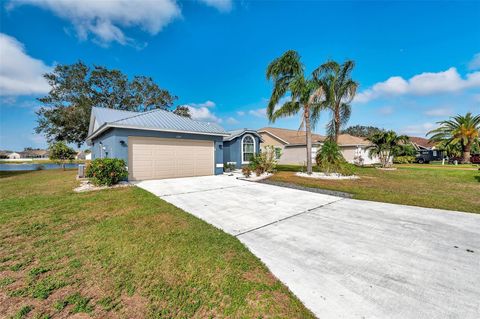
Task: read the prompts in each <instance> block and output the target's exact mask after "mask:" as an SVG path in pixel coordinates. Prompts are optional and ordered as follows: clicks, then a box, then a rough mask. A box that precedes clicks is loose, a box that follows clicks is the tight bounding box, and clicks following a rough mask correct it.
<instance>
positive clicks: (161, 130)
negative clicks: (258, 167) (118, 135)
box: [86, 123, 229, 141]
mask: <svg viewBox="0 0 480 319" xmlns="http://www.w3.org/2000/svg"><path fill="white" fill-rule="evenodd" d="M108 128H126V129H135V130H144V131H157V132H169V133H182V134H196V135H208V136H229V134H228V133H214V132H198V131H182V130H169V129H160V128H154V127H143V126H134V125H121V124H112V123H104V124H103V125H102V126H100V127H99V128H98V129H97V130H96V131H95V132H93V133H92V134H91V135H90V136H88V137H87V138H86V141H91V140H92V139H93V138H95V137H96V136H98V135H100V134H101V133H103V132H104V131H105V130H107V129H108Z"/></svg>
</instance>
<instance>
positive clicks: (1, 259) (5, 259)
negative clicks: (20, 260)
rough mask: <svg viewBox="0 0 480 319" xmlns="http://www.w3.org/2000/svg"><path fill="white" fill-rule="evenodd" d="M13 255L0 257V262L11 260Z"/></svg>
mask: <svg viewBox="0 0 480 319" xmlns="http://www.w3.org/2000/svg"><path fill="white" fill-rule="evenodd" d="M13 257H14V256H5V257H2V258H0V263H2V264H3V263H6V262H7V261H9V260H11V259H12V258H13Z"/></svg>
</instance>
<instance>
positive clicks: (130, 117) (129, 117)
mask: <svg viewBox="0 0 480 319" xmlns="http://www.w3.org/2000/svg"><path fill="white" fill-rule="evenodd" d="M160 110H161V111H165V110H162V109H154V110H150V111H145V112H135V111H127V112H133V113H138V114H135V115H132V116H127V117H124V118H123V119H119V120H115V121H112V122H108V123H110V124H111V123H116V122H120V121H124V120H128V119H132V118H134V117H138V116H143V115H145V114H149V113H153V112H156V111H160Z"/></svg>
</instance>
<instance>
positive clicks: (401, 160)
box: [393, 156, 415, 164]
mask: <svg viewBox="0 0 480 319" xmlns="http://www.w3.org/2000/svg"><path fill="white" fill-rule="evenodd" d="M413 162H415V156H396V157H394V158H393V163H394V164H411V163H413Z"/></svg>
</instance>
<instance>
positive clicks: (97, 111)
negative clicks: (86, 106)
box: [92, 107, 139, 126]
mask: <svg viewBox="0 0 480 319" xmlns="http://www.w3.org/2000/svg"><path fill="white" fill-rule="evenodd" d="M92 113H93V115H94V116H95V118H96V120H97V122H98V126H102V125H103V124H105V123H109V122H115V121H118V120H121V119H124V118H127V117H130V116H134V115H137V114H139V112H132V111H121V110H114V109H107V108H106V107H93V108H92Z"/></svg>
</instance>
